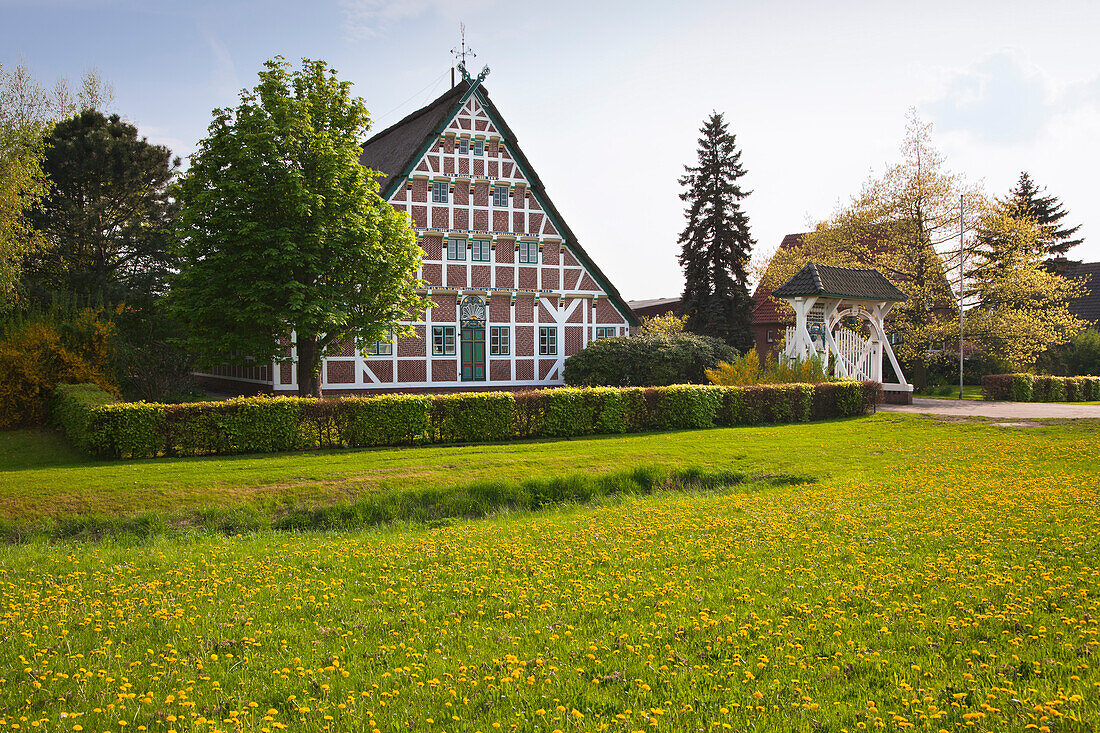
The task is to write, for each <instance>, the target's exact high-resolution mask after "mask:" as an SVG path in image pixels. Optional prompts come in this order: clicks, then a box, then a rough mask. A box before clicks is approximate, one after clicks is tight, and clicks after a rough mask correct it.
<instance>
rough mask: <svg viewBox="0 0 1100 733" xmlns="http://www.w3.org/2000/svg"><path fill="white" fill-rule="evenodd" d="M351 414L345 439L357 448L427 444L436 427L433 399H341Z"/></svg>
mask: <svg viewBox="0 0 1100 733" xmlns="http://www.w3.org/2000/svg"><path fill="white" fill-rule="evenodd" d="M339 404H341V406H342V407H343V408H344V409H345V410H346V411H347V415H348V422H347V427H346V432H345V434H344V435H345V436H346V439H347V444H348V445H350V446H355V447H367V446H376V445H409V444H411V443H420V442H427V440H428V437H429V433H430V430H431V426H432V398H431V397H428V396H426V395H404V394H402V395H383V396H380V397H366V398H363V397H353V398H349V399H346V400H341V401H340V403H339Z"/></svg>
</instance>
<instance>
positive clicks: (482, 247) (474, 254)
mask: <svg viewBox="0 0 1100 733" xmlns="http://www.w3.org/2000/svg"><path fill="white" fill-rule="evenodd" d="M492 252H493V247H492V244H491V243H490V242H489V240H488V239H471V240H470V261H471V262H489V261H490V260H492V259H493V255H492Z"/></svg>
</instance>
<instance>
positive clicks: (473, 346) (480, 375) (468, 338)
mask: <svg viewBox="0 0 1100 733" xmlns="http://www.w3.org/2000/svg"><path fill="white" fill-rule="evenodd" d="M462 381H463V382H484V381H485V329H484V328H464V329H462Z"/></svg>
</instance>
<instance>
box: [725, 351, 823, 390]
mask: <svg viewBox="0 0 1100 733" xmlns="http://www.w3.org/2000/svg"><path fill="white" fill-rule="evenodd" d="M706 374H707V379H708V380H710V383H711V384H720V385H724V386H748V385H752V384H817V383H820V382H824V381H826V380H827V379H828V377H827V375H826V374H825V363H824V362H823V361H822V360H821V359H820V358H819V357H816V356H815V357H813V358H811V359H806V360H805V361H801V360H800V361H782V362H777V361H776V360H775V355H774V354H771V353H769V354H768V355H767V357H766V358H765V359H764V365H763V367H761V365H760V357H759V356H758V355H757V353H756V348H755V347H754V348H752V349H749V350H748V351H747V352H745V355H744V356H739V357H734V358H733V359H732V360H730V361H728V362H722V363H721V364H719V365H718V366H717V367H715V368H714V369H707V370H706Z"/></svg>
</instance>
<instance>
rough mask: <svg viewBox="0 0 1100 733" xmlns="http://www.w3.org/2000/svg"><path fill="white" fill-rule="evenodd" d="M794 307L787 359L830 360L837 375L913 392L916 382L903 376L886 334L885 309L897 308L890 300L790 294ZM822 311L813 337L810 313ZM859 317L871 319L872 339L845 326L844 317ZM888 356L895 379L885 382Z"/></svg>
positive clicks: (785, 353) (891, 388) (788, 330)
mask: <svg viewBox="0 0 1100 733" xmlns="http://www.w3.org/2000/svg"><path fill="white" fill-rule="evenodd" d="M786 300H787V302H788V303H790V304H791V308H792V309H793V310H794V325H793V326H790V327H788V328H787V344H786V347H785V348H784V350H783V355H784V357H785V358H787V359H790V360H793V361H805V360H807V359H810V358H813V357H815V356H816V357H818V358H820V359H822V360H823V361H826V362H828V361H830V360H831V361H832V362H833V364H835V367H836V373H837V375H838V376H841V377H847V378H849V379H856V380H859V381H863V382H879V383H880V384H882V388H883V389H884V390H886V391H898V392H912V391H913V386H912V385H911V384H909V383H908V381H906V379H905V374H904V373H903V372H902V370H901V365H900V364H899V363H898V360H897V356H896V355H895V354H894V349H893V348H892V347H891V346H890V339H889V337H888V336H887V335H886V327H885V321H886V316H887V314H889V313H890V310H891V309H892V308H893V307H894V304H893V303H892V302H889V301H873V300H858V299H850V298H836V297H832V296H826V295H808V296H799V297H791V298H787V299H786ZM815 306H816V313H815V316H816V315H817V314H820V316H821V318H820V320H818V319H816V318H815V319H814V320H815V321H816V322H818V323H820V324H821V334H820V340H818V341H815V339H814V336H813V335H812V334H811V332H810V325H811V323H810V322H811V318H810V316H811V312H813V311H814V310H815ZM848 317H856V318H860V319H862V320H863V321H865V322H866V323H867V326H868V331H869V338H866V339H865V338H863V336H861V335H860V334H858V333H856V332H855V331H852V330H850V329H847V328H845V327H844V325H843V324H844V319H845V318H848ZM884 355H885V356H886V357H887V358H888V359H889V361H890V366H892V367H893V370H894V374H895V375H897V379H898V381H897V382H884V381H883V374H884V372H883V368H882V362H883V356H884Z"/></svg>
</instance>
